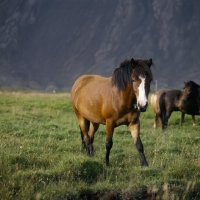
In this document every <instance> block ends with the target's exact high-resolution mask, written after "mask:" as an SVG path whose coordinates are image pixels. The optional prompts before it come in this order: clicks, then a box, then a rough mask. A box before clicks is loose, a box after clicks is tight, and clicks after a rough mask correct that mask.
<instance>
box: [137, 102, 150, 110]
mask: <svg viewBox="0 0 200 200" xmlns="http://www.w3.org/2000/svg"><path fill="white" fill-rule="evenodd" d="M137 107H138V110H139V111H140V112H145V111H146V110H147V107H148V102H147V103H146V104H145V106H141V105H140V104H138V105H137Z"/></svg>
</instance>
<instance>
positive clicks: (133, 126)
mask: <svg viewBox="0 0 200 200" xmlns="http://www.w3.org/2000/svg"><path fill="white" fill-rule="evenodd" d="M128 128H129V130H130V131H131V135H132V137H133V139H134V143H135V146H136V148H137V150H138V153H139V157H140V163H141V166H148V163H147V161H146V157H145V154H144V148H143V144H142V141H141V139H140V121H139V119H138V120H137V122H136V123H130V124H129V126H128Z"/></svg>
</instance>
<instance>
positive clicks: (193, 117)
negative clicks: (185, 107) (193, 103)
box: [192, 115, 196, 126]
mask: <svg viewBox="0 0 200 200" xmlns="http://www.w3.org/2000/svg"><path fill="white" fill-rule="evenodd" d="M192 122H193V126H196V123H195V116H194V115H192Z"/></svg>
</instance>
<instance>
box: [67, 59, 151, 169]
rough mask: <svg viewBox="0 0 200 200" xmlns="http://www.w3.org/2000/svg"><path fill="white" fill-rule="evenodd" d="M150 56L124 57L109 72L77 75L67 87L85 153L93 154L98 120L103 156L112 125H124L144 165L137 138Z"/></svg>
mask: <svg viewBox="0 0 200 200" xmlns="http://www.w3.org/2000/svg"><path fill="white" fill-rule="evenodd" d="M151 65H152V59H148V60H142V59H133V58H132V59H126V60H125V61H123V62H122V63H121V64H120V67H119V68H116V69H115V71H114V72H113V75H112V76H111V77H109V78H105V77H102V76H97V75H83V76H81V77H79V78H78V79H77V80H76V81H75V83H74V85H73V87H72V90H71V99H72V105H73V108H74V111H75V114H76V116H77V118H78V122H79V126H80V130H81V137H82V142H83V145H84V147H85V148H86V152H87V153H88V155H90V156H92V155H93V141H94V134H95V132H96V131H97V129H98V127H99V124H104V125H106V156H105V163H106V165H109V154H110V150H111V148H112V145H113V141H112V137H113V132H114V128H115V127H117V126H120V125H127V126H128V128H129V130H130V131H131V135H132V137H133V139H134V142H135V145H136V148H137V150H138V153H139V156H140V162H141V165H142V166H147V165H148V163H147V161H146V158H145V154H144V149H143V144H142V142H141V139H140V120H139V117H140V111H141V112H145V111H146V109H147V105H148V102H147V99H148V98H147V96H148V93H149V91H150V83H151V80H152V72H151V70H150V66H151Z"/></svg>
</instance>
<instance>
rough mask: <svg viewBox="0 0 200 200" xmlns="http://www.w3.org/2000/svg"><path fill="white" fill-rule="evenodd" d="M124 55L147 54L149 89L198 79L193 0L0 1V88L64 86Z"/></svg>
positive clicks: (197, 12)
mask: <svg viewBox="0 0 200 200" xmlns="http://www.w3.org/2000/svg"><path fill="white" fill-rule="evenodd" d="M132 57H133V58H152V59H153V62H154V64H155V66H154V67H152V70H153V74H154V81H153V83H152V87H151V90H152V91H153V92H154V90H155V89H160V88H162V87H168V88H178V89H181V88H182V87H183V82H184V81H188V80H193V81H196V82H197V83H199V84H200V80H199V77H200V1H199V0H190V1H188V0H159V1H158V0H140V1H138V0H113V1H110V0H101V1H100V0H81V1H80V0H56V1H55V0H17V1H16V0H1V1H0V88H4V87H10V88H30V89H34V90H46V91H53V90H68V91H69V90H70V89H71V86H72V84H73V82H74V81H75V79H76V78H77V77H79V76H80V75H82V74H100V75H103V76H111V75H112V72H113V70H114V69H115V68H116V67H118V66H119V64H120V62H121V61H123V60H124V59H125V58H132Z"/></svg>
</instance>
